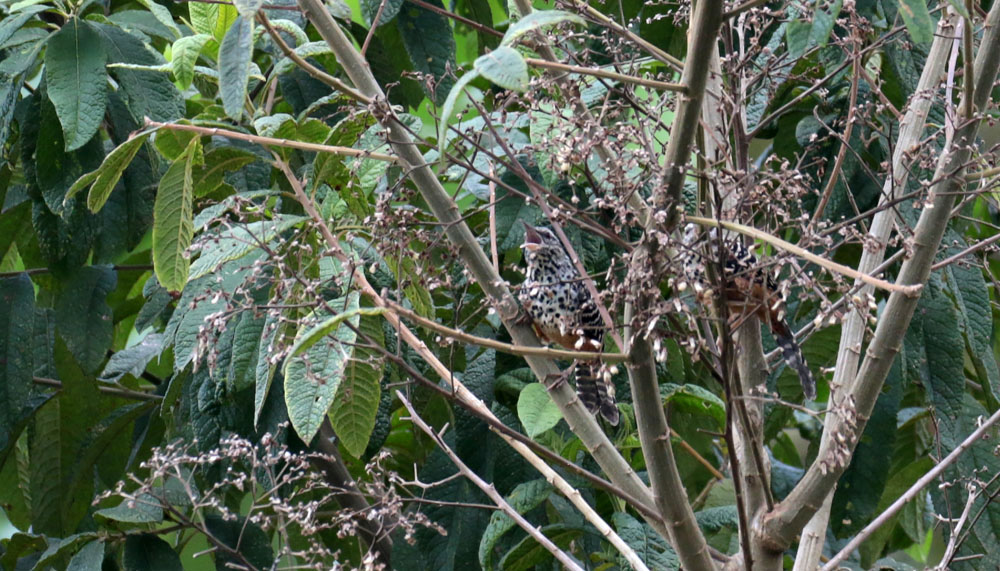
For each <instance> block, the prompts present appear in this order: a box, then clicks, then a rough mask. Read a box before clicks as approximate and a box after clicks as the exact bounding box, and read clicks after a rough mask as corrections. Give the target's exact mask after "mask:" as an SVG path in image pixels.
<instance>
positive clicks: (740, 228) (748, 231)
mask: <svg viewBox="0 0 1000 571" xmlns="http://www.w3.org/2000/svg"><path fill="white" fill-rule="evenodd" d="M686 220H687V221H689V222H694V223H695V224H699V225H701V226H706V227H709V228H725V229H726V230H732V231H734V232H739V233H740V234H743V235H744V236H750V237H751V238H753V239H755V240H761V241H763V242H767V243H768V244H770V245H772V246H774V247H776V248H779V249H781V250H784V251H786V252H788V253H790V254H795V255H796V256H798V257H800V258H803V259H805V260H808V261H810V262H812V263H814V264H816V265H818V266H821V267H824V268H826V269H828V270H830V271H831V272H837V273H838V274H842V275H845V276H847V277H849V278H854V279H857V280H861V281H863V282H865V283H867V284H869V285H873V286H875V287H877V288H880V289H883V290H885V291H891V292H900V293H902V294H904V295H906V296H907V297H914V296H918V295H919V294H920V291H921V290H922V289H923V287H924V286H923V285H922V284H913V285H898V284H894V283H891V282H888V281H886V280H883V279H880V278H876V277H874V276H870V275H868V274H863V273H861V272H859V271H857V270H855V269H854V268H849V267H847V266H845V265H843V264H838V263H837V262H833V261H831V260H828V259H826V258H823V257H822V256H817V255H816V254H813V253H812V252H810V251H809V250H806V249H804V248H800V247H798V246H796V245H795V244H792V243H790V242H786V241H784V240H782V239H781V238H778V237H777V236H772V235H771V234H768V233H767V232H762V231H760V230H757V229H756V228H751V227H750V226H745V225H743V224H737V223H736V222H728V221H725V220H716V219H714V218H702V217H701V216H688V217H687V218H686Z"/></svg>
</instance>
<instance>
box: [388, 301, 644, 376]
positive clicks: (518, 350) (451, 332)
mask: <svg viewBox="0 0 1000 571" xmlns="http://www.w3.org/2000/svg"><path fill="white" fill-rule="evenodd" d="M383 299H384V298H383ZM385 306H386V307H387V308H389V309H390V310H392V311H395V312H396V313H398V314H400V315H402V316H403V317H405V318H407V319H409V320H411V321H415V322H416V323H417V325H420V326H421V327H424V328H426V329H430V330H431V331H434V332H437V333H440V334H441V335H444V336H446V337H450V338H452V339H455V340H456V341H461V342H463V343H470V344H472V345H479V346H480V347H488V348H490V349H496V350H497V351H502V352H504V353H510V354H511V355H521V356H526V355H535V356H538V357H548V358H550V359H576V360H578V361H594V360H601V361H604V362H606V363H623V362H625V361H627V360H628V355H625V354H622V353H593V352H589V351H569V350H566V349H553V348H551V347H528V346H526V345H511V344H510V343H504V342H502V341H497V340H495V339H487V338H486V337H478V336H476V335H472V334H470V333H466V332H465V331H461V330H459V329H452V328H451V327H448V326H447V325H442V324H440V323H438V322H437V321H432V320H430V319H426V318H424V317H421V316H420V315H417V314H416V313H414V312H412V311H410V310H409V309H406V308H405V307H403V306H401V305H399V304H398V303H396V302H394V301H391V300H388V299H386V300H385Z"/></svg>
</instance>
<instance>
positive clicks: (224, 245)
mask: <svg viewBox="0 0 1000 571" xmlns="http://www.w3.org/2000/svg"><path fill="white" fill-rule="evenodd" d="M305 220H308V217H305V216H281V215H278V216H276V217H275V218H274V219H272V220H261V221H258V222H250V223H247V224H234V225H232V226H229V227H227V228H225V229H224V230H223V231H222V232H220V233H219V234H218V235H216V236H213V237H212V239H211V240H210V241H209V242H208V243H207V244H206V245H205V247H204V248H203V249H202V251H201V255H200V256H199V257H198V259H197V260H195V261H194V263H193V264H191V273H190V275H189V276H188V280H193V279H197V278H200V277H201V276H204V275H206V274H208V273H209V272H214V271H215V270H216V269H217V268H218V267H219V266H220V265H222V264H223V263H225V262H228V261H231V260H238V259H239V258H242V257H243V256H246V255H247V254H249V253H250V252H252V251H253V250H255V249H258V248H260V247H261V246H263V245H267V244H269V243H270V242H271V241H272V240H274V239H275V237H276V236H278V235H279V234H281V233H282V232H284V231H285V230H288V229H289V228H291V227H293V226H295V225H296V224H299V223H300V222H303V221H305Z"/></svg>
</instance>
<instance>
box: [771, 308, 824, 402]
mask: <svg viewBox="0 0 1000 571" xmlns="http://www.w3.org/2000/svg"><path fill="white" fill-rule="evenodd" d="M774 339H775V341H777V342H778V347H781V356H782V357H783V358H784V359H785V363H787V364H788V366H789V367H791V368H792V370H793V371H795V372H797V373H798V374H799V381H800V382H801V383H802V392H803V393H804V394H805V396H806V398H807V399H809V400H813V399H815V398H816V378H815V377H813V374H812V371H810V370H809V365H807V364H806V359H805V357H803V356H802V347H800V346H799V344H798V343H796V342H795V337H794V335H792V333H791V332H790V331H788V326H785V332H776V333H775V336H774Z"/></svg>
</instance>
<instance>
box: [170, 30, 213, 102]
mask: <svg viewBox="0 0 1000 571" xmlns="http://www.w3.org/2000/svg"><path fill="white" fill-rule="evenodd" d="M214 39H215V38H213V37H212V36H211V35H209V34H195V35H193V36H185V37H183V38H179V39H178V40H177V41H176V42H174V45H173V47H172V48H171V50H170V53H171V60H170V65H171V67H172V69H173V72H174V79H176V80H177V83H179V84H180V88H181V89H187V88H188V87H190V86H191V82H192V81H194V66H195V64H196V63H197V62H198V56H200V55H201V50H203V49H204V48H205V45H206V44H207V43H208V42H209V41H210V40H214Z"/></svg>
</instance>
